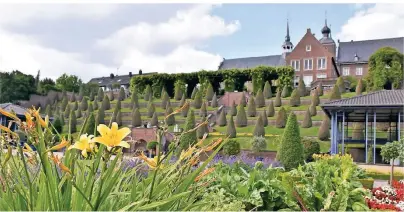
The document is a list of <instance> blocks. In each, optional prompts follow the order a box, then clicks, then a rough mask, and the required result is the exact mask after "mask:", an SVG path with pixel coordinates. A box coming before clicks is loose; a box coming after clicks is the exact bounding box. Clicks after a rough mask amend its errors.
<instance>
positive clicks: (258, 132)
mask: <svg viewBox="0 0 404 212" xmlns="http://www.w3.org/2000/svg"><path fill="white" fill-rule="evenodd" d="M253 135H254V136H258V137H259V136H262V137H264V136H265V128H264V123H262V117H261V116H258V120H257V122H256V123H255V128H254V134H253Z"/></svg>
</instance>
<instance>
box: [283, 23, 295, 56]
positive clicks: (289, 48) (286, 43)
mask: <svg viewBox="0 0 404 212" xmlns="http://www.w3.org/2000/svg"><path fill="white" fill-rule="evenodd" d="M282 49H283V53H284V54H285V53H289V52H291V51H292V50H293V43H292V42H290V35H289V19H287V21H286V36H285V41H284V42H283V44H282Z"/></svg>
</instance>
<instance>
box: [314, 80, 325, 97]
mask: <svg viewBox="0 0 404 212" xmlns="http://www.w3.org/2000/svg"><path fill="white" fill-rule="evenodd" d="M316 90H317V93H318V95H319V96H322V95H324V91H323V83H322V82H320V83H319V84H318V86H317V88H316Z"/></svg>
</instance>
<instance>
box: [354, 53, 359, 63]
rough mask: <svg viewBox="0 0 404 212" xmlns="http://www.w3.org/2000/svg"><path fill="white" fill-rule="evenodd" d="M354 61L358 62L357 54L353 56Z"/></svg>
mask: <svg viewBox="0 0 404 212" xmlns="http://www.w3.org/2000/svg"><path fill="white" fill-rule="evenodd" d="M354 61H355V62H358V61H359V57H358V55H357V54H355V56H354Z"/></svg>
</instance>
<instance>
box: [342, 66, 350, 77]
mask: <svg viewBox="0 0 404 212" xmlns="http://www.w3.org/2000/svg"><path fill="white" fill-rule="evenodd" d="M342 74H343V75H344V76H348V75H349V67H344V68H343V69H342Z"/></svg>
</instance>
